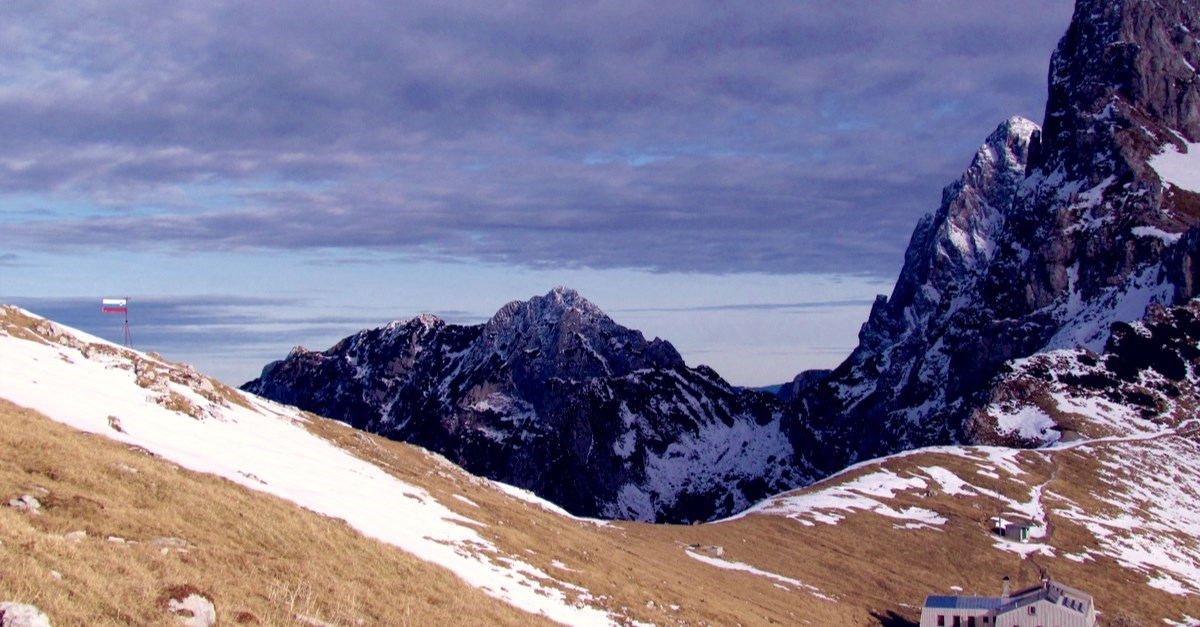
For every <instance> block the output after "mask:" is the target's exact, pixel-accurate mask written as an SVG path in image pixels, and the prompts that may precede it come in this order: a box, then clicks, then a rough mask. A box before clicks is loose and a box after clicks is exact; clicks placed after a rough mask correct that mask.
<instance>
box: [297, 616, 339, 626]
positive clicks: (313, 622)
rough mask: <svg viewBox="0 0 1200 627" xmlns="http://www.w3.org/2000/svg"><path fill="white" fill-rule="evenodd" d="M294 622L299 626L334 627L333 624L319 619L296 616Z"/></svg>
mask: <svg viewBox="0 0 1200 627" xmlns="http://www.w3.org/2000/svg"><path fill="white" fill-rule="evenodd" d="M296 622H297V623H300V624H301V625H311V626H312V627H336V626H335V625H334V624H333V623H327V622H325V621H323V620H321V619H319V618H313V617H311V616H305V615H303V614H296Z"/></svg>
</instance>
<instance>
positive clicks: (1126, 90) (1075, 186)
mask: <svg viewBox="0 0 1200 627" xmlns="http://www.w3.org/2000/svg"><path fill="white" fill-rule="evenodd" d="M1197 13H1198V12H1197V5H1196V4H1195V3H1194V2H1192V1H1190V0H1177V1H1174V2H1163V1H1151V0H1138V1H1122V2H1109V1H1101V0H1079V2H1078V3H1077V4H1076V9H1075V15H1074V18H1073V21H1072V23H1071V26H1070V28H1069V30H1068V31H1067V33H1066V35H1065V36H1064V37H1063V39H1062V41H1061V42H1060V44H1059V46H1058V48H1057V50H1056V52H1055V54H1054V57H1053V59H1052V61H1051V64H1050V80H1049V98H1048V101H1047V109H1046V117H1045V123H1044V125H1043V128H1040V129H1039V128H1038V127H1036V126H1035V125H1033V124H1032V123H1030V122H1028V121H1025V120H1020V119H1017V118H1014V119H1011V120H1009V121H1008V122H1006V123H1005V124H1003V125H1001V127H1000V128H999V129H997V131H996V132H995V133H993V134H992V136H991V137H989V139H988V141H987V143H986V144H985V146H984V148H983V149H981V150H980V152H979V154H977V155H976V157H975V160H974V162H973V163H972V164H971V167H970V169H969V170H968V171H967V173H966V174H965V175H964V176H963V178H962V179H961V180H960V181H958V182H957V183H955V184H953V185H951V186H950V187H948V188H946V191H945V193H944V195H943V201H942V205H941V207H940V209H939V210H938V211H937V212H935V213H933V214H931V215H930V216H927V217H926V218H925V219H923V220H922V221H921V223H920V224H919V225H918V226H917V228H916V230H915V232H914V234H913V237H912V241H911V243H910V245H909V248H908V251H907V253H906V255H905V264H904V269H903V271H902V272H901V275H900V278H899V280H898V281H897V283H896V287H895V289H894V291H893V293H892V295H891V297H890V298H884V297H880V298H879V299H878V300H877V302H876V303H875V306H874V307H873V309H872V312H871V315H870V318H869V320H868V321H867V322H866V324H864V325H863V328H862V331H861V332H860V345H859V347H858V348H857V349H856V350H855V351H854V353H853V354H852V355H851V356H850V358H849V359H847V361H846V362H844V363H843V364H842V365H841V366H840V367H838V368H837V369H836V370H835V372H834V373H833V374H832V375H830V376H829V377H827V378H825V379H824V380H822V381H821V382H820V383H819V384H816V385H810V386H808V387H807V388H806V389H805V391H804V392H802V393H801V394H799V397H798V398H797V399H796V400H795V401H794V407H795V409H796V411H797V412H799V413H801V414H802V415H804V416H806V417H807V419H808V420H809V421H811V422H812V423H813V425H814V428H815V429H816V430H817V431H818V432H822V433H824V434H825V438H826V439H825V441H826V443H828V444H829V446H826V447H824V448H823V449H822V450H823V451H824V454H823V455H822V457H821V458H820V459H819V460H817V461H818V463H819V464H820V465H821V466H822V467H823V468H829V469H833V468H836V467H838V466H841V465H845V464H847V463H850V462H853V461H856V460H858V459H863V458H867V457H874V456H878V455H881V454H885V453H888V452H892V451H897V450H902V449H905V448H910V447H914V446H921V445H927V444H935V443H947V442H954V441H970V440H971V439H972V437H974V434H976V433H978V432H979V431H978V430H977V429H975V430H968V429H967V423H968V419H969V417H970V416H971V414H972V412H973V411H974V410H975V409H977V408H978V407H979V406H981V405H982V404H984V403H985V402H986V397H987V395H988V390H989V383H990V381H992V379H993V378H994V377H996V376H997V375H998V374H1000V373H1001V372H1002V370H1003V369H1004V368H1005V364H1007V363H1008V362H1010V361H1011V360H1014V359H1019V358H1023V357H1026V356H1029V355H1032V354H1034V353H1037V352H1039V351H1043V350H1051V349H1055V348H1074V347H1075V346H1083V347H1087V348H1090V349H1092V350H1100V349H1102V348H1103V347H1104V345H1105V342H1106V341H1107V339H1108V336H1109V329H1110V327H1111V325H1112V324H1113V323H1116V322H1120V321H1132V320H1137V319H1139V318H1141V317H1142V316H1143V315H1144V314H1145V312H1146V310H1147V308H1148V307H1150V306H1152V305H1155V304H1166V305H1170V304H1180V303H1184V302H1186V301H1187V300H1188V299H1190V298H1192V297H1193V296H1195V295H1196V293H1197V288H1196V281H1195V278H1196V272H1197V265H1196V263H1195V261H1194V257H1195V252H1196V250H1197V243H1198V242H1200V231H1198V230H1197V229H1196V228H1195V227H1196V226H1197V223H1198V222H1200V211H1198V209H1200V202H1198V200H1200V195H1198V194H1196V193H1195V190H1187V189H1182V188H1179V187H1172V186H1170V185H1166V184H1164V183H1163V181H1162V180H1161V179H1160V177H1159V176H1158V175H1157V173H1156V172H1155V170H1154V169H1153V168H1152V167H1151V165H1150V160H1151V158H1152V157H1153V156H1154V155H1155V154H1156V153H1159V152H1161V151H1163V150H1179V151H1186V150H1187V145H1188V143H1189V142H1196V141H1197V140H1200V80H1198V79H1197V75H1196V70H1195V68H1196V67H1197V66H1198V65H1200V40H1198V39H1197V35H1196V34H1197V33H1198V32H1200V30H1197V29H1200V17H1198V15H1197Z"/></svg>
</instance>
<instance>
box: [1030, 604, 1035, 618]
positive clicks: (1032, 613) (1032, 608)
mask: <svg viewBox="0 0 1200 627" xmlns="http://www.w3.org/2000/svg"><path fill="white" fill-rule="evenodd" d="M1034 614H1037V606H1036V605H1030V606H1029V615H1030V616H1033V615H1034Z"/></svg>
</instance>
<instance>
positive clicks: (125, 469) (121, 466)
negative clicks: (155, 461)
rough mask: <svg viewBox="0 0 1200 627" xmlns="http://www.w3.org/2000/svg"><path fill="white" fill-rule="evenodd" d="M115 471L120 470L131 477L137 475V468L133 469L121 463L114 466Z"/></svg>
mask: <svg viewBox="0 0 1200 627" xmlns="http://www.w3.org/2000/svg"><path fill="white" fill-rule="evenodd" d="M116 469H117V470H120V471H121V472H127V473H129V474H131V475H136V474H137V473H138V469H137V468H134V467H133V466H128V465H126V464H121V463H118V464H117V465H116Z"/></svg>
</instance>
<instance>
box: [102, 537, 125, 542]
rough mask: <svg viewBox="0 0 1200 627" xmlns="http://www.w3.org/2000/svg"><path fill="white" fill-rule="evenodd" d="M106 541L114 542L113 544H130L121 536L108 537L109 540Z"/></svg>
mask: <svg viewBox="0 0 1200 627" xmlns="http://www.w3.org/2000/svg"><path fill="white" fill-rule="evenodd" d="M105 540H106V541H108V542H112V543H113V544H126V543H127V542H128V540H126V539H125V538H122V537H120V536H108V537H107V538H105Z"/></svg>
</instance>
